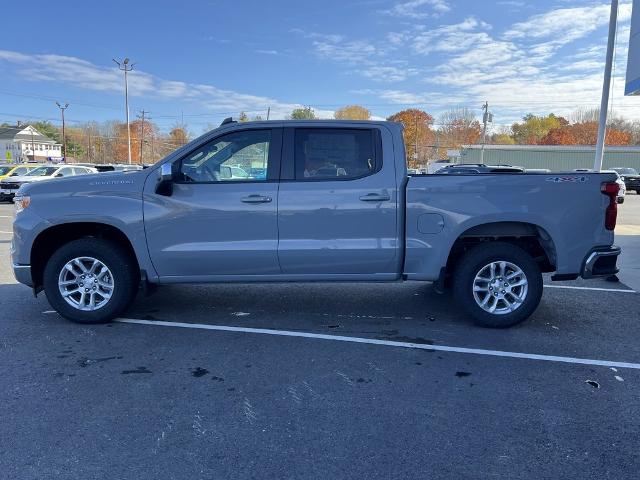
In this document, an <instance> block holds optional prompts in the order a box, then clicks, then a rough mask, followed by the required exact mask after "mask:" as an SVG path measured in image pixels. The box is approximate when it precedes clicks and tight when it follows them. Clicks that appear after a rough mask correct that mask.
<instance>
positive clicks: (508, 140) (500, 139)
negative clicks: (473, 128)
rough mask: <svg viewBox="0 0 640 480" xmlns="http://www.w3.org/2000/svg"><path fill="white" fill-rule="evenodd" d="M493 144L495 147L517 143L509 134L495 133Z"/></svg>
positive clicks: (492, 139) (492, 137)
mask: <svg viewBox="0 0 640 480" xmlns="http://www.w3.org/2000/svg"><path fill="white" fill-rule="evenodd" d="M491 143H492V144H494V145H515V144H516V141H515V140H514V139H513V137H512V136H511V135H510V134H509V133H505V132H501V133H494V134H493V135H492V136H491Z"/></svg>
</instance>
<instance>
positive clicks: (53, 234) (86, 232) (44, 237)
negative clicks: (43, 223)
mask: <svg viewBox="0 0 640 480" xmlns="http://www.w3.org/2000/svg"><path fill="white" fill-rule="evenodd" d="M88 237H94V238H101V239H105V240H109V241H111V242H113V243H115V244H116V245H118V246H119V247H121V248H122V249H123V251H125V252H126V254H127V255H128V256H129V257H130V259H131V260H132V261H133V262H135V263H134V265H135V267H136V271H137V272H140V261H139V259H138V258H137V255H136V253H135V249H134V247H133V244H132V243H131V241H130V240H129V238H128V237H127V235H126V234H125V233H124V232H123V231H122V230H121V229H119V228H118V227H115V226H113V225H110V224H107V223H100V222H84V221H78V222H68V223H61V224H56V225H53V226H50V227H48V228H46V229H45V230H43V231H42V232H40V233H39V234H38V236H37V237H36V238H35V240H34V242H33V245H32V247H31V262H30V263H31V276H32V279H33V285H34V289H35V290H36V291H37V292H38V291H41V290H42V282H43V273H44V268H45V265H46V264H47V261H48V260H49V259H50V258H51V256H52V255H53V253H54V252H55V251H56V250H58V249H59V248H60V247H61V246H63V245H65V244H67V243H69V242H71V241H73V240H78V239H80V238H88Z"/></svg>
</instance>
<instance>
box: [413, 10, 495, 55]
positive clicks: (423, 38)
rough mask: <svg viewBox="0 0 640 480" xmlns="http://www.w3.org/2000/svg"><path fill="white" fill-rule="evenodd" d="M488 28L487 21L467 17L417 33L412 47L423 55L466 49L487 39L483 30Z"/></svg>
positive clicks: (489, 27)
mask: <svg viewBox="0 0 640 480" xmlns="http://www.w3.org/2000/svg"><path fill="white" fill-rule="evenodd" d="M489 29H491V26H490V25H489V24H488V23H485V22H483V21H480V20H478V19H476V18H474V17H469V18H466V19H465V20H464V21H462V22H460V23H456V24H453V25H443V26H440V27H438V28H435V29H433V30H428V31H426V32H420V33H417V34H416V36H415V37H414V38H413V39H412V48H413V49H414V50H415V51H416V52H417V53H421V54H424V55H428V54H429V53H431V52H458V51H462V50H467V49H468V48H470V47H472V46H473V45H474V44H477V43H479V42H483V41H487V40H488V39H489V36H488V34H487V33H486V32H485V31H486V30H489ZM479 30H480V31H479Z"/></svg>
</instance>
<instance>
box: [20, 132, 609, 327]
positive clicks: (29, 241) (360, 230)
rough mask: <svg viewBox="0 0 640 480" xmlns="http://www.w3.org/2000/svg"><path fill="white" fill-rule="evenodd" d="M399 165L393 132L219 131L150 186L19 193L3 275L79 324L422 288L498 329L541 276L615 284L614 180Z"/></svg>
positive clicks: (531, 296)
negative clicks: (282, 291)
mask: <svg viewBox="0 0 640 480" xmlns="http://www.w3.org/2000/svg"><path fill="white" fill-rule="evenodd" d="M405 159H406V156H405V145H404V142H403V136H402V125H400V124H398V123H391V122H377V121H369V122H365V121H321V120H313V121H270V122H247V123H237V122H233V121H227V120H226V121H225V122H223V124H222V125H221V126H220V128H218V129H216V130H213V131H211V132H209V133H207V134H205V135H203V136H202V137H200V138H198V139H196V140H194V141H192V142H191V143H189V144H187V145H185V146H183V147H181V148H180V149H178V150H177V151H175V152H173V153H172V154H170V155H169V156H168V157H166V158H164V159H163V160H161V161H159V162H158V163H157V164H156V165H154V166H152V167H150V168H147V169H145V170H141V171H130V172H121V173H120V172H118V173H100V174H96V175H83V176H79V177H73V178H60V179H56V180H53V181H45V182H38V183H31V184H26V185H23V186H22V187H21V188H20V190H19V191H18V193H17V194H16V198H15V203H16V211H17V213H16V217H15V221H14V225H13V230H14V236H13V241H12V248H11V250H12V252H11V253H12V262H13V269H14V273H15V276H16V278H17V280H18V281H19V282H21V283H23V284H26V285H28V286H30V287H32V288H33V289H34V292H35V293H36V294H38V293H39V292H40V291H42V290H44V292H45V294H46V296H47V299H48V301H49V303H50V304H51V306H52V307H53V308H54V309H55V310H57V311H58V312H59V313H60V314H61V315H62V316H64V317H66V318H68V319H70V320H72V321H76V322H80V323H97V322H106V321H109V320H111V319H113V318H115V317H117V316H118V315H119V314H121V313H122V312H123V311H124V310H125V309H126V308H127V307H128V306H129V305H130V304H131V302H132V301H133V300H134V297H135V296H136V293H137V292H138V290H139V288H140V287H145V286H153V285H157V284H173V283H205V282H242V283H250V282H344V281H348V282H400V281H426V282H433V283H435V288H436V289H437V290H438V291H444V290H445V289H451V290H452V292H453V295H454V298H455V301H456V303H458V304H459V305H461V306H462V307H463V308H464V310H465V311H466V312H467V313H468V314H469V316H470V317H472V318H473V319H474V320H475V321H476V322H477V323H478V324H480V325H483V326H489V327H507V326H511V325H514V324H516V323H519V322H521V321H523V320H524V319H526V318H527V317H529V316H530V315H531V314H532V313H533V312H534V311H535V309H536V308H537V306H538V304H539V302H540V299H541V296H542V289H543V278H542V273H543V272H553V277H552V279H553V280H569V279H575V278H577V277H579V276H582V277H583V278H591V277H596V276H607V275H611V274H614V273H616V272H617V268H616V261H617V256H618V255H619V253H620V249H619V248H618V247H616V246H614V245H613V240H614V232H613V231H614V227H615V223H616V215H617V204H616V195H617V193H618V188H619V187H618V184H617V183H616V181H615V180H616V175H615V174H614V173H597V172H585V173H576V172H568V173H562V174H555V173H541V174H532V173H522V172H514V173H483V172H480V173H475V172H474V173H471V174H459V175H438V174H434V175H420V176H409V175H408V174H407V167H406V160H405Z"/></svg>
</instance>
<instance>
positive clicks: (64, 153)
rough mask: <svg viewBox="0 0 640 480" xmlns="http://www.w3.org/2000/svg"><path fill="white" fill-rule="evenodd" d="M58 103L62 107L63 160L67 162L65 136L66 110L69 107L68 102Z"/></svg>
mask: <svg viewBox="0 0 640 480" xmlns="http://www.w3.org/2000/svg"><path fill="white" fill-rule="evenodd" d="M56 105H57V106H58V108H59V109H60V113H61V114H62V161H63V162H65V163H66V161H67V137H66V136H65V131H64V127H65V125H64V111H65V110H66V109H67V107H69V104H68V103H65V104H64V105H60V102H56Z"/></svg>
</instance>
